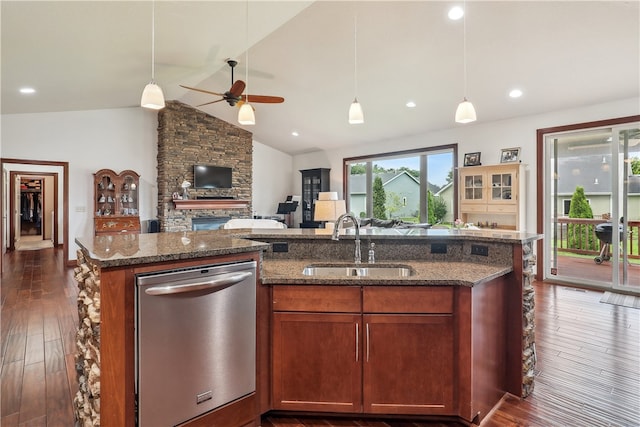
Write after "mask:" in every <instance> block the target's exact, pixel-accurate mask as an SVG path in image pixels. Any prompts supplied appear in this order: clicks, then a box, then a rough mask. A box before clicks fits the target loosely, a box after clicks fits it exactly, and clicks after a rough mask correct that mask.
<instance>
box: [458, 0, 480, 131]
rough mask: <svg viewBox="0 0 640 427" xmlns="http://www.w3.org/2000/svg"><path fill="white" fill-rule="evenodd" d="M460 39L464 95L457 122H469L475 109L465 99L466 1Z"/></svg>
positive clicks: (472, 118)
mask: <svg viewBox="0 0 640 427" xmlns="http://www.w3.org/2000/svg"><path fill="white" fill-rule="evenodd" d="M462 29H463V30H462V39H463V42H462V43H463V53H462V56H463V61H464V63H463V67H464V97H463V99H462V102H461V103H460V104H459V105H458V109H457V110H456V122H457V123H471V122H475V121H476V109H475V108H473V104H472V103H471V102H469V100H467V3H466V2H465V3H464V18H463V21H462Z"/></svg>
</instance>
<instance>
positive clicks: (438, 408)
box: [363, 314, 455, 415]
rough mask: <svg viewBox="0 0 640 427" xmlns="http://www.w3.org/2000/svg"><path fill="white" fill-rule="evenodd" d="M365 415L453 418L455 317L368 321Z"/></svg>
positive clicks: (370, 317)
mask: <svg viewBox="0 0 640 427" xmlns="http://www.w3.org/2000/svg"><path fill="white" fill-rule="evenodd" d="M363 325H364V330H363V347H364V348H363V352H364V354H363V363H364V369H363V384H364V393H363V398H364V413H372V414H442V415H445V414H447V415H450V414H452V413H454V412H453V411H454V407H453V402H454V388H455V387H454V380H455V377H454V363H455V362H454V360H455V357H454V327H453V317H452V316H451V315H415V314H412V315H401V314H365V315H364V316H363Z"/></svg>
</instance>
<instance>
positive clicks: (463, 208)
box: [460, 201, 487, 212]
mask: <svg viewBox="0 0 640 427" xmlns="http://www.w3.org/2000/svg"><path fill="white" fill-rule="evenodd" d="M486 211H487V204H486V202H484V201H483V202H482V203H463V204H461V205H460V212H486Z"/></svg>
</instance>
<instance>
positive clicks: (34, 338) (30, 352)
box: [24, 333, 44, 365]
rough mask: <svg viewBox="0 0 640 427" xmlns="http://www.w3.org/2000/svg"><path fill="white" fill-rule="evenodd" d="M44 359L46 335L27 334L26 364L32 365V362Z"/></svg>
mask: <svg viewBox="0 0 640 427" xmlns="http://www.w3.org/2000/svg"><path fill="white" fill-rule="evenodd" d="M43 361H44V335H43V334H42V333H40V334H37V335H28V336H27V345H26V348H25V356H24V364H25V365H30V364H32V363H37V362H43Z"/></svg>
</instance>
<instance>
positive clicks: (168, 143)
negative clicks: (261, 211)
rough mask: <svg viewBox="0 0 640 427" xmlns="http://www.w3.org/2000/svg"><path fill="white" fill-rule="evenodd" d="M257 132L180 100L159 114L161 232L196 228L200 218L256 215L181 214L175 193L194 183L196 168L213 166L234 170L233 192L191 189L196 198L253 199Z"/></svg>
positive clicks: (230, 212)
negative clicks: (195, 220) (193, 220)
mask: <svg viewBox="0 0 640 427" xmlns="http://www.w3.org/2000/svg"><path fill="white" fill-rule="evenodd" d="M252 138H253V134H252V133H251V132H248V131H246V130H244V129H242V128H239V127H237V126H234V125H232V124H231V123H228V122H225V121H224V120H220V119H218V118H216V117H213V116H210V115H208V114H206V113H203V112H202V111H200V110H197V109H195V108H193V107H191V106H189V105H186V104H183V103H181V102H178V101H168V102H167V103H166V107H165V108H164V109H162V110H161V111H160V112H159V113H158V219H159V220H160V231H185V230H191V218H194V217H212V216H217V217H224V216H229V217H234V218H249V217H251V212H252V208H251V203H249V205H248V206H247V207H246V208H244V209H230V210H211V209H206V210H205V209H203V210H200V209H198V210H176V209H175V207H174V205H173V198H172V194H173V193H174V192H178V193H179V194H182V188H181V187H180V184H181V183H182V181H183V180H187V181H189V182H190V183H192V184H193V165H195V164H209V165H215V166H224V167H230V168H232V169H233V177H232V178H233V184H232V187H233V188H224V189H222V188H221V189H197V190H196V189H194V188H193V187H191V188H190V189H189V198H191V199H193V198H196V196H233V197H235V198H236V199H239V200H249V201H251V183H252V167H253V164H252V155H253V144H252Z"/></svg>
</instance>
